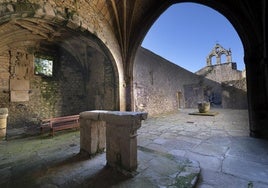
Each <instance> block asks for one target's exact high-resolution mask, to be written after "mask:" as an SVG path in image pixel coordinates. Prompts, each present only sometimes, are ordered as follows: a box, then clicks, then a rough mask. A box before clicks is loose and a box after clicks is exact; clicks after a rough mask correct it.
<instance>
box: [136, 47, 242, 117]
mask: <svg viewBox="0 0 268 188" xmlns="http://www.w3.org/2000/svg"><path fill="white" fill-rule="evenodd" d="M224 66H225V65H224ZM226 66H229V65H226ZM230 74H231V73H230ZM237 75H238V74H235V75H234V77H233V78H236V76H237ZM228 83H229V82H228ZM239 88H240V89H239ZM133 92H134V94H133V96H134V108H135V110H136V111H145V112H148V113H149V115H150V116H151V115H156V114H161V113H167V112H172V111H177V110H178V109H179V108H197V103H198V102H202V101H209V102H210V103H211V106H212V107H223V108H243V109H244V108H247V105H246V104H247V97H246V81H245V79H244V80H243V81H237V82H234V81H233V82H230V83H229V85H228V87H227V85H226V84H225V85H224V84H221V83H219V82H216V81H213V80H210V79H207V78H205V77H204V76H201V75H196V74H194V73H192V72H190V71H187V70H185V69H183V68H181V67H179V66H177V65H175V64H173V63H171V62H169V61H167V60H166V59H163V58H162V57H160V56H158V55H156V54H154V53H152V52H150V51H149V50H147V49H144V48H142V47H141V48H139V50H138V51H137V54H136V59H135V62H134V72H133ZM226 93H229V98H228V97H226ZM234 101H235V102H234Z"/></svg>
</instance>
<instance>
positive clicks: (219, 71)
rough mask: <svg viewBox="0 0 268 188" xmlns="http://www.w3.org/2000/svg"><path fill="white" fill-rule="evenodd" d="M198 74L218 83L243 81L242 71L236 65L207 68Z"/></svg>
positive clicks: (224, 64) (227, 64) (225, 64)
mask: <svg viewBox="0 0 268 188" xmlns="http://www.w3.org/2000/svg"><path fill="white" fill-rule="evenodd" d="M196 74H197V75H202V76H204V77H206V78H208V79H210V80H214V81H216V82H224V81H230V80H240V79H242V71H239V70H237V69H236V63H222V64H215V65H211V66H206V67H204V68H203V69H201V70H199V71H197V72H196Z"/></svg>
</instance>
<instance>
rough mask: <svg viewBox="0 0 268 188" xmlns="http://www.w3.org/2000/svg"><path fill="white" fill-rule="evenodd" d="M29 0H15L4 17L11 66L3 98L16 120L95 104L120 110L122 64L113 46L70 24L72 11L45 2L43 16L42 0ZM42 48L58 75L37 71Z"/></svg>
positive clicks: (3, 46) (0, 54)
mask: <svg viewBox="0 0 268 188" xmlns="http://www.w3.org/2000/svg"><path fill="white" fill-rule="evenodd" d="M26 5H27V6H26ZM26 5H25V6H23V7H24V8H25V9H23V7H21V9H16V10H12V8H10V7H13V6H14V7H16V6H17V5H15V4H12V5H8V4H7V5H4V6H6V7H9V9H10V10H11V11H12V13H11V14H10V12H8V10H7V12H6V14H7V15H6V16H5V17H4V18H5V19H3V17H2V19H1V18H0V23H1V24H0V33H1V35H0V40H1V42H0V58H1V60H2V61H1V66H3V67H4V71H5V73H4V77H2V76H1V80H3V83H4V84H2V85H1V89H3V90H4V91H5V92H3V93H1V94H0V98H1V106H6V107H8V108H9V124H10V126H13V127H20V126H24V125H36V124H38V123H39V119H41V118H47V117H55V116H63V115H69V114H77V113H80V112H81V111H85V110H89V109H107V110H118V109H119V74H118V68H117V65H116V62H115V60H114V58H113V57H112V55H111V53H110V51H109V50H108V48H107V46H106V45H104V44H103V43H102V41H101V40H100V39H98V38H97V37H96V36H95V35H93V34H91V33H90V32H88V31H85V30H83V29H82V28H79V29H77V26H76V25H75V24H74V23H73V25H70V22H68V18H69V16H70V15H69V16H68V14H66V15H65V16H66V18H62V17H60V15H51V14H50V15H47V14H48V13H49V11H48V10H51V9H48V8H47V7H45V8H44V10H46V11H47V12H45V13H44V12H43V13H44V15H42V16H40V14H41V13H40V9H39V8H40V7H38V5H35V4H27V3H26ZM46 8H47V9H46ZM14 11H16V12H14ZM50 13H51V12H50ZM67 13H68V11H67ZM75 29H76V30H75ZM36 54H41V55H42V56H45V57H46V56H49V57H52V58H53V61H54V62H53V76H52V77H42V76H38V75H35V74H34V63H33V62H34V58H35V55H36ZM19 65H23V67H22V68H19ZM2 75H3V74H2Z"/></svg>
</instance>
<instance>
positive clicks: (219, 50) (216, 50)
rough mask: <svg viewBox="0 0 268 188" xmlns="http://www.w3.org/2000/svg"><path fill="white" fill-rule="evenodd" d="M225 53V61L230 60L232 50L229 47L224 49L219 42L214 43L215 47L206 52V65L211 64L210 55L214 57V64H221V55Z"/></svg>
mask: <svg viewBox="0 0 268 188" xmlns="http://www.w3.org/2000/svg"><path fill="white" fill-rule="evenodd" d="M222 55H225V56H226V63H230V62H232V52H231V49H229V50H226V49H225V48H223V47H222V46H221V45H220V44H218V43H217V44H216V45H215V47H214V48H213V49H212V51H211V52H210V53H209V54H208V56H207V58H206V61H207V66H211V65H212V60H211V59H212V57H214V56H215V57H216V64H217V65H219V64H221V62H222V61H221V56H222Z"/></svg>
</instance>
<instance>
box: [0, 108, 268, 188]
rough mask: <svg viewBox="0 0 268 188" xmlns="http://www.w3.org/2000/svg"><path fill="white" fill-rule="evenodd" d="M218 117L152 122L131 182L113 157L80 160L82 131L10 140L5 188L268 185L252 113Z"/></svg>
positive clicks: (145, 128)
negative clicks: (250, 118) (250, 117)
mask: <svg viewBox="0 0 268 188" xmlns="http://www.w3.org/2000/svg"><path fill="white" fill-rule="evenodd" d="M212 111H216V112H218V115H216V116H197V115H189V113H192V112H195V109H181V110H179V111H178V112H177V113H170V114H162V115H158V116H155V117H149V118H148V119H147V120H145V121H144V122H143V124H142V127H141V128H140V129H139V130H138V163H139V167H138V169H137V172H136V174H132V175H131V177H130V175H126V174H121V173H118V172H116V171H114V170H113V169H111V168H106V160H105V153H102V154H99V155H96V156H94V157H91V158H89V156H85V155H82V154H79V149H80V133H79V131H65V132H57V133H56V134H55V136H54V137H51V136H49V135H48V134H43V135H35V136H31V137H25V138H17V139H9V140H8V141H2V142H1V143H0V187H1V188H2V187H192V186H193V185H196V187H198V188H212V187H217V188H218V187H254V188H264V187H268V168H267V167H268V148H267V145H268V141H267V140H262V139H255V138H251V137H249V136H248V135H249V125H248V112H247V110H230V109H212ZM182 174H188V175H191V178H190V179H184V182H183V181H182V179H179V178H178V177H180V176H181V175H182ZM197 177H198V180H197Z"/></svg>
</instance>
